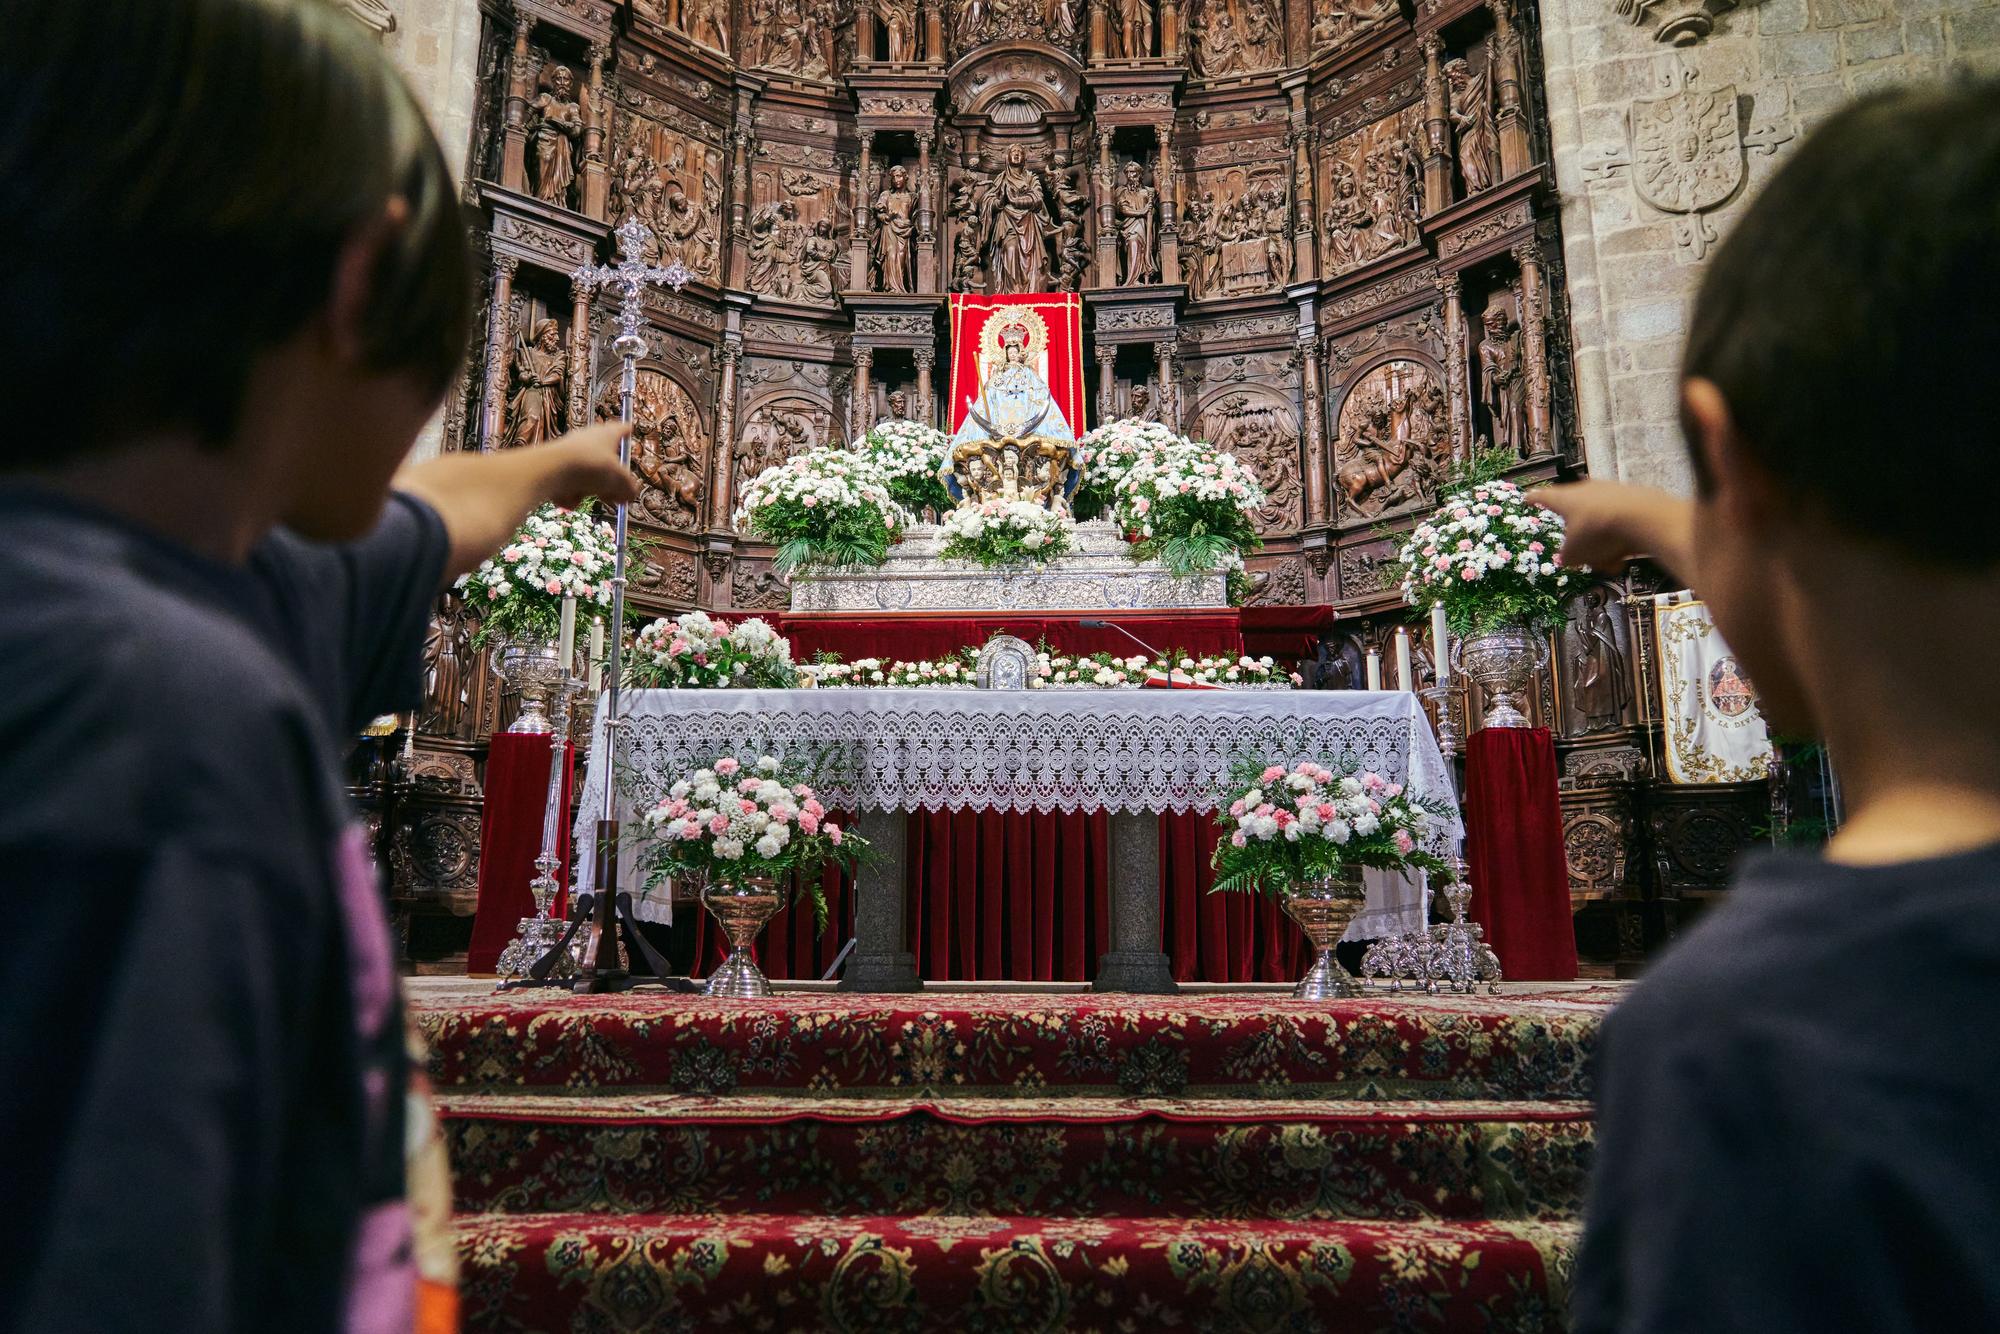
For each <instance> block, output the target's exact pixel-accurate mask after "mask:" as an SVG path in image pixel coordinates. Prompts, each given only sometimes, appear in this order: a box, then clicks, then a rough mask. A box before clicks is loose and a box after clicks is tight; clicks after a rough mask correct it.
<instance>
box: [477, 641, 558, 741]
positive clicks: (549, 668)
mask: <svg viewBox="0 0 2000 1334" xmlns="http://www.w3.org/2000/svg"><path fill="white" fill-rule="evenodd" d="M561 657H562V655H561V653H560V652H559V651H558V649H557V648H556V646H555V645H554V644H551V643H545V642H543V641H541V640H535V639H503V640H501V641H500V643H499V644H498V645H497V646H496V647H495V648H494V650H493V668H494V670H495V671H497V672H499V673H500V675H501V676H502V677H503V678H505V679H506V682H507V684H509V685H511V686H513V687H514V690H515V693H517V694H518V695H520V697H521V713H520V716H519V717H517V718H516V719H514V724H513V726H511V727H509V728H508V729H507V731H508V732H509V733H510V734H512V735H523V736H547V735H549V733H551V732H553V731H554V730H555V726H554V724H552V723H551V722H550V721H549V696H550V695H551V694H553V693H554V692H555V691H556V689H557V688H558V687H559V686H561V685H562V684H563V683H564V682H566V681H567V680H568V679H569V666H570V664H568V663H565V662H563V661H562V660H561Z"/></svg>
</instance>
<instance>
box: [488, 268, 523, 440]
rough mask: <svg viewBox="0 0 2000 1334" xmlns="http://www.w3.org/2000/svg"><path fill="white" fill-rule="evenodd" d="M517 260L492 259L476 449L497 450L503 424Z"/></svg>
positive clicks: (511, 351) (510, 349)
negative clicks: (483, 388)
mask: <svg viewBox="0 0 2000 1334" xmlns="http://www.w3.org/2000/svg"><path fill="white" fill-rule="evenodd" d="M520 267H521V261H520V260H518V259H515V258H514V257H513V256H512V255H495V256H494V257H493V292H492V295H491V296H490V297H488V298H487V305H486V311H487V314H486V390H485V396H484V397H483V398H482V399H481V400H480V408H479V447H480V448H481V449H498V448H500V446H501V444H502V440H501V432H502V431H503V430H504V429H505V427H506V422H507V370H508V367H510V366H511V365H513V362H514V348H513V328H512V325H513V322H514V275H515V273H517V272H518V271H519V270H520Z"/></svg>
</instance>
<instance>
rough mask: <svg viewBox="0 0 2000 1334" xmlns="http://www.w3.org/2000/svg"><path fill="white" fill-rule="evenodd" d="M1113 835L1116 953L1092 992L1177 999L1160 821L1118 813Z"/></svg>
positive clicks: (1103, 959)
mask: <svg viewBox="0 0 2000 1334" xmlns="http://www.w3.org/2000/svg"><path fill="white" fill-rule="evenodd" d="M1110 834H1111V839H1110V842H1111V851H1110V863H1111V866H1110V870H1111V949H1110V950H1109V951H1108V952H1106V953H1105V954H1103V955H1100V956H1099V957H1098V960H1097V977H1096V980H1095V981H1093V982H1092V983H1091V984H1090V989H1091V990H1092V991H1127V992H1140V993H1143V994H1147V995H1156V996H1173V995H1178V994H1179V993H1180V987H1179V986H1178V985H1177V984H1176V983H1175V982H1174V973H1173V968H1172V966H1171V965H1170V964H1169V963H1168V962H1167V956H1166V952H1165V951H1164V950H1162V949H1161V948H1160V817H1159V816H1157V815H1153V814H1150V813H1147V812H1143V811H1142V812H1140V813H1138V814H1136V815H1135V814H1133V813H1131V812H1129V811H1113V812H1112V813H1111V819H1110Z"/></svg>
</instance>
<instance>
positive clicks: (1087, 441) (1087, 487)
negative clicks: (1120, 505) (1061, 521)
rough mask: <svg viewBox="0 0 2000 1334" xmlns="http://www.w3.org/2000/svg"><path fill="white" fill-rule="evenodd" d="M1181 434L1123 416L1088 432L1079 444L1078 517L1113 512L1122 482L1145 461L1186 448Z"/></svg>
mask: <svg viewBox="0 0 2000 1334" xmlns="http://www.w3.org/2000/svg"><path fill="white" fill-rule="evenodd" d="M1187 443H1188V440H1187V437H1186V436H1183V435H1178V434H1176V433H1174V432H1173V431H1170V430H1168V429H1167V428H1166V427H1164V426H1162V425H1160V424H1159V423H1158V422H1149V421H1140V420H1139V419H1138V418H1136V417H1121V418H1119V419H1118V420H1117V421H1113V422H1106V423H1105V424H1104V425H1102V426H1099V427H1097V428H1096V429H1094V430H1091V431H1086V432H1085V433H1084V435H1083V438H1082V439H1080V440H1078V441H1077V442H1076V453H1075V455H1074V458H1075V460H1076V467H1077V473H1078V480H1077V486H1076V494H1075V495H1074V496H1072V497H1071V499H1070V508H1071V509H1072V510H1073V511H1075V513H1076V515H1077V517H1078V518H1082V519H1089V518H1095V517H1097V516H1098V515H1100V514H1104V513H1107V512H1109V511H1110V509H1111V506H1112V503H1113V501H1114V500H1115V498H1116V492H1117V489H1118V483H1119V482H1120V481H1121V480H1122V479H1123V478H1124V476H1125V474H1126V473H1128V472H1130V471H1131V470H1132V466H1133V465H1134V464H1135V463H1137V462H1138V461H1139V460H1140V459H1141V458H1144V457H1148V456H1150V455H1153V454H1156V453H1158V452H1159V451H1161V450H1163V449H1167V448H1170V447H1172V446H1175V445H1185V444H1187Z"/></svg>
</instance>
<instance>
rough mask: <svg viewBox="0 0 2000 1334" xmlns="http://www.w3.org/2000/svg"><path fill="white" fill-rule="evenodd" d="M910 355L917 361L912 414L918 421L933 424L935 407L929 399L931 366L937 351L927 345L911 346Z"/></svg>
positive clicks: (935, 358)
mask: <svg viewBox="0 0 2000 1334" xmlns="http://www.w3.org/2000/svg"><path fill="white" fill-rule="evenodd" d="M910 356H911V358H912V359H913V360H914V361H915V362H916V363H917V402H916V409H915V412H914V414H913V415H914V416H915V417H916V419H917V420H918V421H920V422H925V423H928V424H930V425H933V426H935V425H936V424H937V408H936V405H935V404H934V403H933V402H932V401H931V367H932V366H934V365H935V364H936V363H937V352H936V351H935V350H933V349H931V348H928V347H919V348H912V349H911V350H910Z"/></svg>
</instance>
